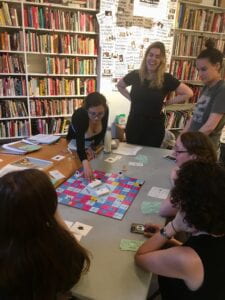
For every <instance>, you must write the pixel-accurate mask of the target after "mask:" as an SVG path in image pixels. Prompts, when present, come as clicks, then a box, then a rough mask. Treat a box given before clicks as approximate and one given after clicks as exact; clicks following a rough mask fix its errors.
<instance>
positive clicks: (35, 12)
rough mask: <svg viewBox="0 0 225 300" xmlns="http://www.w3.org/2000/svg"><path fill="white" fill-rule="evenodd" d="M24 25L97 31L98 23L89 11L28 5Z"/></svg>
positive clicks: (25, 9) (25, 10)
mask: <svg viewBox="0 0 225 300" xmlns="http://www.w3.org/2000/svg"><path fill="white" fill-rule="evenodd" d="M24 26H25V27H34V28H36V29H38V28H46V29H58V30H72V31H83V32H95V31H96V26H97V24H96V19H95V17H94V15H93V14H91V13H88V12H82V11H71V10H69V11H65V10H62V9H57V8H53V7H37V6H28V7H25V8H24Z"/></svg>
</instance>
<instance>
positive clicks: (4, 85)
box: [0, 77, 26, 96]
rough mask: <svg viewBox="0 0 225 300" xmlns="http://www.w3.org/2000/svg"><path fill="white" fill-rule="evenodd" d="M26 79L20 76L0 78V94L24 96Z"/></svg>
mask: <svg viewBox="0 0 225 300" xmlns="http://www.w3.org/2000/svg"><path fill="white" fill-rule="evenodd" d="M25 95H26V81H25V78H22V77H21V78H20V77H16V78H14V77H5V78H0V96H25Z"/></svg>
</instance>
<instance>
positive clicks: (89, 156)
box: [86, 147, 95, 160]
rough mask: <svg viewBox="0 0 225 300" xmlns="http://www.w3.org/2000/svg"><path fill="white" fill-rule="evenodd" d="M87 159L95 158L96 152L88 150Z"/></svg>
mask: <svg viewBox="0 0 225 300" xmlns="http://www.w3.org/2000/svg"><path fill="white" fill-rule="evenodd" d="M86 154H87V159H88V160H92V159H94V158H95V151H94V150H93V149H92V148H90V147H89V148H88V149H86Z"/></svg>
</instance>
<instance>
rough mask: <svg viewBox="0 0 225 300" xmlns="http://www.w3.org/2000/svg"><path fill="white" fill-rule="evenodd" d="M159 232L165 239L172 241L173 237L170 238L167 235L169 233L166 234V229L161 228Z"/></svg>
mask: <svg viewBox="0 0 225 300" xmlns="http://www.w3.org/2000/svg"><path fill="white" fill-rule="evenodd" d="M159 232H160V234H161V235H162V236H163V237H164V238H166V239H167V240H170V239H171V238H172V236H169V235H168V234H167V232H166V230H165V227H163V228H161V229H160V231H159Z"/></svg>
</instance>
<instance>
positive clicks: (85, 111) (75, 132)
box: [67, 92, 109, 180]
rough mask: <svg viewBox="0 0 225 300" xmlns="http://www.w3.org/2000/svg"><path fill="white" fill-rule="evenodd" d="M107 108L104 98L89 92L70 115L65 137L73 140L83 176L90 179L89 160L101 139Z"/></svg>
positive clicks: (104, 131)
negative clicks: (80, 104)
mask: <svg viewBox="0 0 225 300" xmlns="http://www.w3.org/2000/svg"><path fill="white" fill-rule="evenodd" d="M108 116H109V110H108V106H107V104H106V98H105V97H104V96H103V95H102V94H100V93H98V92H94V93H90V94H89V95H88V96H87V97H86V99H85V100H84V104H83V106H82V107H81V108H79V109H77V110H76V111H75V112H74V113H73V116H72V120H71V124H70V127H69V131H68V135H67V139H68V140H70V141H71V140H72V141H71V142H70V144H69V147H70V145H71V144H72V143H73V142H75V148H72V147H71V149H73V150H76V151H77V153H78V156H79V158H80V160H81V162H82V165H83V169H84V177H85V178H87V179H89V180H92V179H93V171H92V168H91V164H90V162H89V160H91V159H93V158H94V156H95V152H94V151H95V148H96V146H98V145H99V144H100V143H101V141H103V139H104V136H105V133H106V129H107V124H108Z"/></svg>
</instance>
